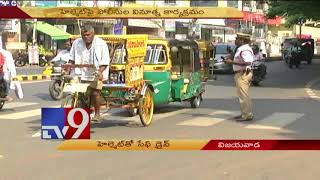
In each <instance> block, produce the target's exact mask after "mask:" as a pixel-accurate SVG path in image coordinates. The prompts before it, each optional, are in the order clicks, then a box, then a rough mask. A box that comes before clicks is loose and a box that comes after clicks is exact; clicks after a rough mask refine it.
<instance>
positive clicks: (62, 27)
mask: <svg viewBox="0 0 320 180" xmlns="http://www.w3.org/2000/svg"><path fill="white" fill-rule="evenodd" d="M54 26H55V27H56V28H59V29H61V30H62V31H63V32H67V25H54Z"/></svg>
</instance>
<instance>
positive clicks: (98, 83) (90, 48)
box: [69, 25, 110, 121]
mask: <svg viewBox="0 0 320 180" xmlns="http://www.w3.org/2000/svg"><path fill="white" fill-rule="evenodd" d="M69 62H71V63H72V64H92V65H94V66H95V67H96V68H95V69H89V68H82V69H79V68H76V69H75V70H74V74H75V75H81V76H92V75H93V74H94V73H95V71H96V70H98V77H99V78H98V80H95V82H93V83H91V85H90V94H91V102H92V104H93V106H94V109H95V116H94V118H93V119H92V120H93V121H100V119H101V118H100V99H101V97H100V92H101V89H102V81H103V80H105V79H108V75H109V63H110V57H109V49H108V46H107V44H106V42H105V41H104V40H102V39H101V38H98V37H96V36H95V33H94V28H93V27H92V26H90V25H85V26H83V27H82V28H81V38H78V39H76V40H75V41H74V42H73V44H72V47H71V50H70V61H69Z"/></svg>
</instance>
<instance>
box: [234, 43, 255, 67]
mask: <svg viewBox="0 0 320 180" xmlns="http://www.w3.org/2000/svg"><path fill="white" fill-rule="evenodd" d="M253 59H254V56H253V51H252V48H251V47H250V46H249V45H248V44H245V45H242V46H240V47H239V48H238V49H237V52H236V54H235V55H234V62H238V63H241V62H242V63H243V62H251V63H252V62H253ZM246 69H251V65H249V66H239V65H235V64H234V65H233V70H234V71H240V70H246Z"/></svg>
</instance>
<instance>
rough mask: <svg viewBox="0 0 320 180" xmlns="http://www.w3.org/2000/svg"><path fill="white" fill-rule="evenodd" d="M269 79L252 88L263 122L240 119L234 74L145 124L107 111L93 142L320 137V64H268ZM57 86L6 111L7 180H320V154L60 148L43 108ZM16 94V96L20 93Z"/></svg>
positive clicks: (2, 145)
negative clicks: (48, 135) (48, 134)
mask: <svg viewBox="0 0 320 180" xmlns="http://www.w3.org/2000/svg"><path fill="white" fill-rule="evenodd" d="M267 66H268V75H267V79H266V80H264V81H263V82H262V83H261V86H260V87H252V88H251V89H250V90H251V95H252V98H253V104H254V115H255V119H254V120H253V121H251V122H241V123H240V122H235V121H234V120H232V117H233V116H235V115H238V114H239V103H238V100H237V98H236V93H235V88H234V81H233V76H232V75H227V74H223V75H218V79H217V80H216V81H209V83H208V85H207V87H206V94H205V96H204V101H203V102H202V104H201V107H200V108H198V109H191V108H190V104H189V103H175V104H171V105H168V106H162V107H158V108H156V111H155V115H154V121H153V123H152V124H151V126H149V127H146V128H145V127H142V126H141V123H140V122H139V118H138V116H137V117H129V116H128V115H127V112H126V111H123V110H112V111H110V112H106V113H104V120H103V122H102V123H99V124H92V126H91V137H92V139H320V131H319V127H320V121H319V115H320V111H319V107H320V101H319V97H320V90H319V89H320V79H319V77H320V60H314V63H313V64H312V65H306V64H302V66H301V68H299V69H295V68H294V69H289V68H288V66H286V65H285V63H284V62H282V61H276V62H268V63H267ZM48 84H49V81H41V82H28V83H24V84H23V89H24V93H25V98H24V99H23V100H15V101H14V102H11V103H7V104H6V105H5V106H4V109H3V110H2V111H1V112H0V180H3V179H10V180H13V179H28V180H31V179H41V180H43V179H60V180H62V179H77V180H81V179H105V180H118V179H121V180H122V179H125V180H127V179H128V180H144V179H147V180H148V179H182V180H185V179H202V180H204V179H210V180H212V179H217V180H238V179H239V180H240V179H241V180H242V179H246V180H251V179H254V180H256V179H261V180H275V179H279V180H284V179H290V180H293V179H297V180H298V179H299V180H300V179H319V175H320V171H319V170H318V167H319V163H318V158H320V153H319V152H317V151H200V150H199V151H197V150H196V151H57V147H58V146H59V144H60V143H61V141H56V140H41V137H40V128H41V120H40V114H41V110H40V109H41V107H58V106H59V105H60V102H58V101H53V100H51V98H50V96H49V94H48ZM12 96H14V94H12Z"/></svg>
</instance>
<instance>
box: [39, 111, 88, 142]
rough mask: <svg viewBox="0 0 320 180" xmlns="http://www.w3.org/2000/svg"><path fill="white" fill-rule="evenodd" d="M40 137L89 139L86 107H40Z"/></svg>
mask: <svg viewBox="0 0 320 180" xmlns="http://www.w3.org/2000/svg"><path fill="white" fill-rule="evenodd" d="M41 112H42V113H41V137H42V139H90V113H89V112H90V111H89V109H88V108H85V109H83V108H42V109H41Z"/></svg>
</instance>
